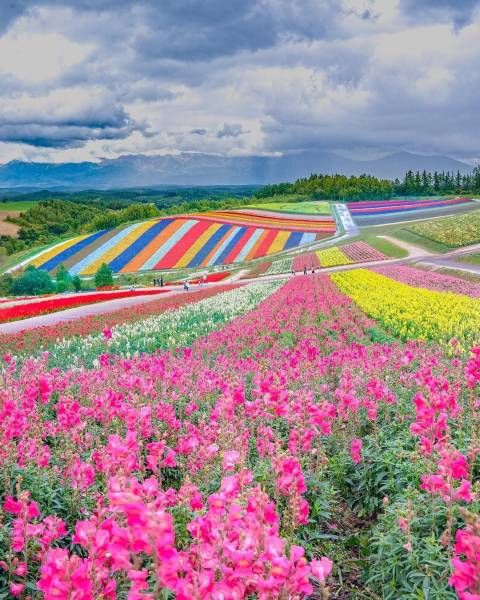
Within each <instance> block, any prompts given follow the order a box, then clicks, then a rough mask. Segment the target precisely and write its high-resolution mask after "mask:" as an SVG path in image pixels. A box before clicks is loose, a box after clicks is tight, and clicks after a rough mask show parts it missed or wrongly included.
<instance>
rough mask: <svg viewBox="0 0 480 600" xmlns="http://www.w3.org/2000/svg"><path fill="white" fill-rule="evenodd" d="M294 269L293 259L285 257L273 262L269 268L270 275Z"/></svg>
mask: <svg viewBox="0 0 480 600" xmlns="http://www.w3.org/2000/svg"><path fill="white" fill-rule="evenodd" d="M291 270H292V259H291V258H284V259H282V260H277V261H275V262H274V263H272V265H271V267H270V268H269V269H268V271H267V274H268V275H276V274H278V273H288V271H291Z"/></svg>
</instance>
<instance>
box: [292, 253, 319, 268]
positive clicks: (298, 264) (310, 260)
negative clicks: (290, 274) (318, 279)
mask: <svg viewBox="0 0 480 600" xmlns="http://www.w3.org/2000/svg"><path fill="white" fill-rule="evenodd" d="M319 266H320V261H319V260H318V256H317V254H316V252H308V253H307V254H301V255H300V256H296V257H295V258H294V259H293V264H292V269H293V270H294V271H303V270H304V269H305V267H306V268H307V270H309V271H310V270H311V269H317V268H318V267H319Z"/></svg>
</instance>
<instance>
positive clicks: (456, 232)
mask: <svg viewBox="0 0 480 600" xmlns="http://www.w3.org/2000/svg"><path fill="white" fill-rule="evenodd" d="M405 229H406V230H407V231H408V232H412V233H413V234H415V235H417V236H419V237H423V238H425V239H426V240H429V241H432V242H434V243H435V242H436V243H438V244H442V245H444V246H446V247H447V248H460V247H462V246H468V245H471V244H478V243H480V211H478V210H477V211H474V212H471V213H469V214H468V215H455V216H451V217H445V218H443V219H436V220H434V221H427V222H425V223H423V222H419V223H413V224H411V225H409V226H408V227H406V228H405Z"/></svg>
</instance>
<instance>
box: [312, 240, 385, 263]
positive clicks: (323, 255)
mask: <svg viewBox="0 0 480 600" xmlns="http://www.w3.org/2000/svg"><path fill="white" fill-rule="evenodd" d="M317 256H318V259H319V261H320V264H321V266H322V267H338V266H341V265H350V264H354V263H361V262H370V261H375V260H384V259H385V258H386V256H385V255H384V254H382V253H381V252H379V251H378V250H376V249H375V248H372V247H371V246H369V245H368V244H366V243H365V242H353V243H351V244H346V245H345V246H341V247H340V248H336V247H335V248H326V249H325V250H318V251H317Z"/></svg>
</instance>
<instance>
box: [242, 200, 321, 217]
mask: <svg viewBox="0 0 480 600" xmlns="http://www.w3.org/2000/svg"><path fill="white" fill-rule="evenodd" d="M246 208H257V209H259V210H271V211H274V212H275V211H277V212H286V213H298V214H305V215H330V214H331V207H330V203H329V202H322V201H311V202H309V201H305V202H259V203H258V204H249V205H248V206H247V207H246Z"/></svg>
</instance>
